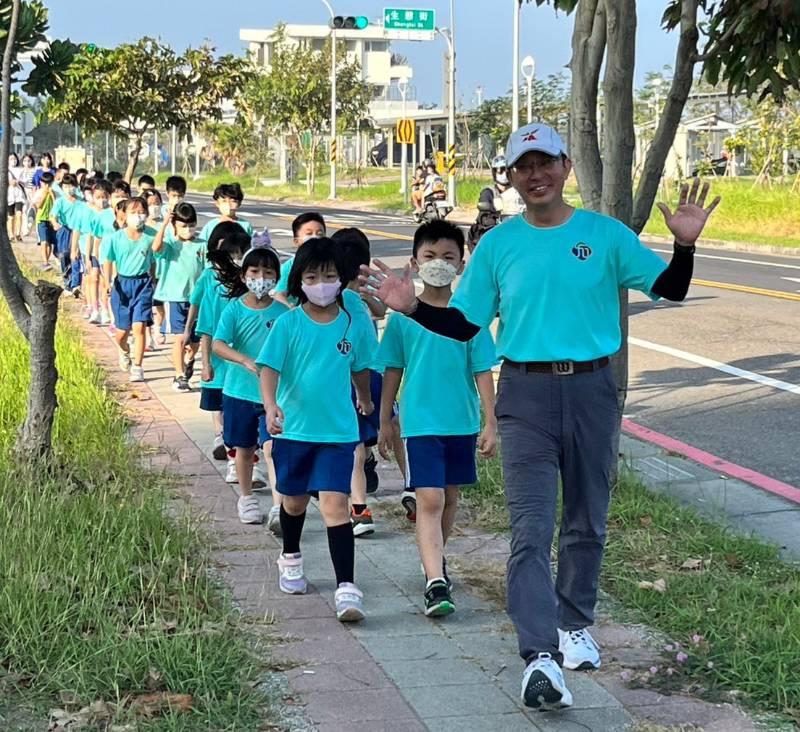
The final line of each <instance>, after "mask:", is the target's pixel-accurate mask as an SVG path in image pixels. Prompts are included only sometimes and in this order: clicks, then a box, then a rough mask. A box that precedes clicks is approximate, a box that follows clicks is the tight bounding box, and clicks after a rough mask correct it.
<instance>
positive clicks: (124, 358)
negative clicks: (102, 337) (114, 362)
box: [118, 348, 131, 371]
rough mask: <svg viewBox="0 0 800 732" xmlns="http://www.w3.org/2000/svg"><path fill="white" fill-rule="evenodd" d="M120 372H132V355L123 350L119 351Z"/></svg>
mask: <svg viewBox="0 0 800 732" xmlns="http://www.w3.org/2000/svg"><path fill="white" fill-rule="evenodd" d="M118 363H119V370H120V371H130V370H131V354H130V352H129V351H123V350H122V349H121V348H120V349H119V361H118Z"/></svg>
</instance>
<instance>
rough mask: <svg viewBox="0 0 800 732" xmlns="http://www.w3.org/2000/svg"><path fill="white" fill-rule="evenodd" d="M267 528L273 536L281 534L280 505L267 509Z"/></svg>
mask: <svg viewBox="0 0 800 732" xmlns="http://www.w3.org/2000/svg"><path fill="white" fill-rule="evenodd" d="M267 528H268V529H269V530H270V531H271V532H272V533H273V534H275V536H281V535H282V532H281V507H280V506H273V507H272V508H270V510H269V514H268V516H267Z"/></svg>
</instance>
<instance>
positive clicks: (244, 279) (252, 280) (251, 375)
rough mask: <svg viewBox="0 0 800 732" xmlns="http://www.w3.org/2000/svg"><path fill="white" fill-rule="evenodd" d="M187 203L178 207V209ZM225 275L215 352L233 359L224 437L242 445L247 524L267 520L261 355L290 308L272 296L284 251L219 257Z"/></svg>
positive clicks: (241, 508) (241, 507)
mask: <svg viewBox="0 0 800 732" xmlns="http://www.w3.org/2000/svg"><path fill="white" fill-rule="evenodd" d="M185 205H187V204H185V203H181V204H178V206H176V207H175V210H176V212H177V211H178V210H179V209H180V207H181V206H185ZM218 264H220V265H222V266H221V267H220V278H221V281H222V283H223V284H224V285H225V286H226V288H227V290H228V293H227V294H228V299H229V300H230V302H229V303H228V305H227V306H226V307H225V309H224V310H223V311H222V315H221V316H220V319H219V323H217V326H216V329H215V330H214V341H213V349H214V353H215V354H216V355H217V356H219V357H220V358H222V359H224V360H225V361H226V362H227V363H226V365H225V381H224V383H223V386H222V419H223V430H222V439H223V442H224V443H225V444H226V445H227V446H228V447H229V448H232V449H234V450H235V451H236V458H235V460H236V475H237V478H238V482H239V490H240V492H241V495H240V497H239V500H238V502H237V510H238V512H239V520H240V521H241V522H242V523H243V524H260V523H261V522H262V521H263V520H264V516H263V515H262V513H261V508H260V507H259V504H258V498H256V497H255V496H254V495H253V465H254V461H255V454H256V449H257V448H258V447H259V446H263V445H264V443H266V442H268V441H269V440H270V435H269V433H268V431H267V426H266V422H265V412H264V403H263V400H262V398H261V391H260V388H259V383H258V369H257V368H256V357H257V356H258V355H259V353H260V352H261V348H262V346H263V345H264V342H265V341H266V339H267V336H268V334H269V331H270V329H271V328H273V327H274V325H275V323H276V322H278V320H279V319H280V318H281V317H282V316H283V315H284V313H286V312H287V310H288V308H287V307H286V306H285V305H284V304H283V303H279V302H277V301H275V300H273V299H272V297H271V296H270V294H269V293H270V291H271V290H272V288H273V287H275V283H276V282H277V280H278V277H279V276H280V272H281V266H280V262H279V260H278V255H277V254H276V253H275V251H274V250H273V249H271V248H269V247H260V248H257V249H249V250H248V251H247V252H246V253H245V254H244V256H243V257H242V263H241V267H239V266H237V265H235V264H234V263H233V262H230V260H229V263H228V262H225V261H219V260H218Z"/></svg>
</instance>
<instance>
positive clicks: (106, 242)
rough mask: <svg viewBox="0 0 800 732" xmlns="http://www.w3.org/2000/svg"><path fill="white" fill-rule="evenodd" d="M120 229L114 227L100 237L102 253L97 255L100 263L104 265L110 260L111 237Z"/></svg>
mask: <svg viewBox="0 0 800 732" xmlns="http://www.w3.org/2000/svg"><path fill="white" fill-rule="evenodd" d="M117 231H118V229H114V228H112V229H111V231H108V232H106V233H105V234H103V236H102V237H101V238H100V253H99V255H98V257H97V259H98V260H99V262H100V264H101V265H103V264H105V263H106V262H108V261H109V260H108V249H109V247H110V246H111V239H112V238H113V236H114V234H116V233H117Z"/></svg>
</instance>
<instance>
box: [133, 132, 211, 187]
mask: <svg viewBox="0 0 800 732" xmlns="http://www.w3.org/2000/svg"><path fill="white" fill-rule="evenodd" d="M143 137H144V134H142V135H137V136H136V140H135V142H134V143H133V150H131V152H130V153H129V154H128V167H127V169H126V170H125V180H126V181H127V182H128V183H130V182H131V181H132V180H133V174H134V173H135V172H136V166H137V165H138V164H139V155H140V154H141V152H142V140H143ZM195 144H197V142H195Z"/></svg>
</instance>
